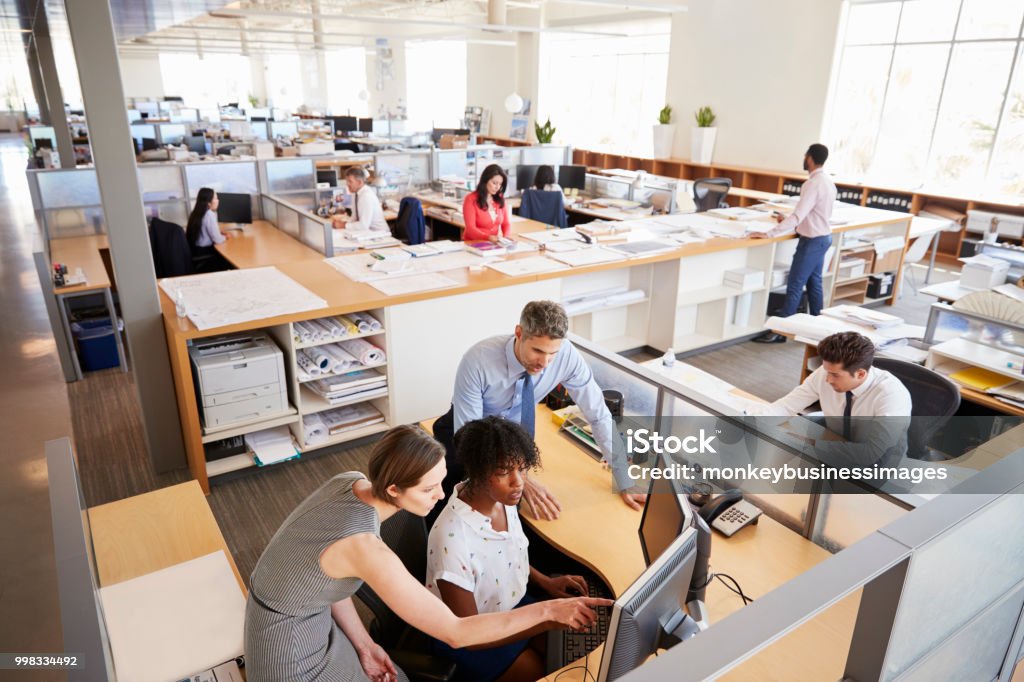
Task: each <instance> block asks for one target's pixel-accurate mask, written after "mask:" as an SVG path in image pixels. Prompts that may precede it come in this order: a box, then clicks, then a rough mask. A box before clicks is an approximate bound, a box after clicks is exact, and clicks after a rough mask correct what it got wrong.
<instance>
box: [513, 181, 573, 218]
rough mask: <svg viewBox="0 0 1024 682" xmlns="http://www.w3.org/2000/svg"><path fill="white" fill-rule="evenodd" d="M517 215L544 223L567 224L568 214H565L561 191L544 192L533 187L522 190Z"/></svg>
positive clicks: (563, 198)
mask: <svg viewBox="0 0 1024 682" xmlns="http://www.w3.org/2000/svg"><path fill="white" fill-rule="evenodd" d="M519 215H520V216H521V217H523V218H528V219H530V220H536V221H537V222H541V223H544V224H545V225H555V226H556V227H568V226H569V219H568V216H566V215H565V197H563V196H562V193H561V192H545V191H544V190H539V189H533V188H530V189H525V190H523V196H522V202H521V203H520V205H519Z"/></svg>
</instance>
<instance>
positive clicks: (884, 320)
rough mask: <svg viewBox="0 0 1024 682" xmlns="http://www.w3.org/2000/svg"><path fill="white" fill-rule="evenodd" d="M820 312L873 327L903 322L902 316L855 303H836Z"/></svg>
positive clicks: (878, 327) (883, 326) (885, 326)
mask: <svg viewBox="0 0 1024 682" xmlns="http://www.w3.org/2000/svg"><path fill="white" fill-rule="evenodd" d="M821 314H822V315H828V316H829V317H834V318H836V319H839V320H845V321H847V322H852V323H854V324H859V325H863V326H868V327H872V328H874V329H885V328H887V327H894V326H896V325H898V324H902V323H903V318H902V317H897V316H895V315H889V314H888V313H882V312H879V311H877V310H872V309H870V308H861V307H860V306H855V305H837V306H833V307H831V308H825V309H824V310H822V311H821Z"/></svg>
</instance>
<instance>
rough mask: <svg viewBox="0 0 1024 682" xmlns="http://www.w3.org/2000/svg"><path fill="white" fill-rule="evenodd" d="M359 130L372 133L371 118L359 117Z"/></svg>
mask: <svg viewBox="0 0 1024 682" xmlns="http://www.w3.org/2000/svg"><path fill="white" fill-rule="evenodd" d="M359 132H361V133H372V132H373V119H372V118H361V119H359Z"/></svg>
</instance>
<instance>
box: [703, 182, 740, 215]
mask: <svg viewBox="0 0 1024 682" xmlns="http://www.w3.org/2000/svg"><path fill="white" fill-rule="evenodd" d="M730 189H732V180H730V179H729V178H701V179H699V180H694V181H693V202H694V203H695V204H696V205H697V213H703V212H704V211H709V210H711V209H713V208H728V207H729V204H727V203H726V201H725V197H726V195H728V194H729V190H730Z"/></svg>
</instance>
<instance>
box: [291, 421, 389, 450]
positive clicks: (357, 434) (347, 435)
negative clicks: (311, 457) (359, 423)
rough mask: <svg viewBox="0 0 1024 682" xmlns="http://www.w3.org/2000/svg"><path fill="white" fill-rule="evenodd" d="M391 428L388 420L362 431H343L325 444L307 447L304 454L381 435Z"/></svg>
mask: <svg viewBox="0 0 1024 682" xmlns="http://www.w3.org/2000/svg"><path fill="white" fill-rule="evenodd" d="M390 428H391V425H390V424H388V423H387V420H385V421H383V422H380V423H379V424H371V425H370V426H364V427H363V428H361V429H352V430H351V431H343V432H341V433H339V434H337V435H334V436H331V437H330V438H328V439H327V440H326V441H324V442H323V443H317V444H316V445H307V446H306V447H305V450H304V452H308V451H310V450H319V449H320V448H326V447H330V446H332V445H339V444H341V443H347V442H349V441H351V440H357V439H359V438H365V437H366V436H372V435H374V434H375V433H381V432H383V431H387V430H388V429H390Z"/></svg>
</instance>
